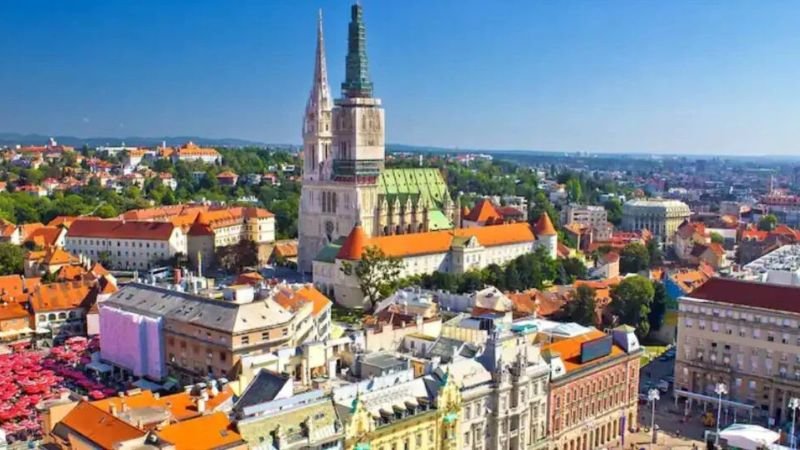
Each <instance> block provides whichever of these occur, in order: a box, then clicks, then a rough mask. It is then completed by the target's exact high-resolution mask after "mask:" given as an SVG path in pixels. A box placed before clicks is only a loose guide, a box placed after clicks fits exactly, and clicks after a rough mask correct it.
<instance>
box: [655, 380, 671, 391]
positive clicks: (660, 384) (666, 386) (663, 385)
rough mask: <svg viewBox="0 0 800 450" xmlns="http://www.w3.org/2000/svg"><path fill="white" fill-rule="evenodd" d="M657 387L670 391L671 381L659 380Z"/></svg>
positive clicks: (660, 389)
mask: <svg viewBox="0 0 800 450" xmlns="http://www.w3.org/2000/svg"><path fill="white" fill-rule="evenodd" d="M656 387H657V388H658V390H659V391H661V392H663V393H666V392H667V391H669V382H668V381H667V380H659V381H658V384H656Z"/></svg>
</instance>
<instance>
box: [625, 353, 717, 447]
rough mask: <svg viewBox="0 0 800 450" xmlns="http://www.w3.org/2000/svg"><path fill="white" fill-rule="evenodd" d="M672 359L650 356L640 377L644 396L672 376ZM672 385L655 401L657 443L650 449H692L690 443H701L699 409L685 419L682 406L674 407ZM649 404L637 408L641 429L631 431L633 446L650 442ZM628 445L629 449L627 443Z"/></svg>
mask: <svg viewBox="0 0 800 450" xmlns="http://www.w3.org/2000/svg"><path fill="white" fill-rule="evenodd" d="M674 367H675V358H674V357H672V358H668V359H667V360H665V361H661V360H659V359H658V358H655V359H653V360H652V361H651V362H650V363H649V364H647V365H645V366H643V367H642V369H641V372H640V376H639V392H640V393H642V394H644V395H647V391H648V390H649V389H651V388H654V387H656V386H657V385H658V382H659V381H660V380H664V379H667V377H670V376H673V375H674V373H673V372H674ZM672 388H673V386H672V384H670V387H669V390H668V391H667V392H660V400H658V402H656V412H655V423H656V426H657V427H658V429H659V433H658V434H659V438H658V444H656V445H654V446H653V448H676V449H679V448H687V449H690V448H692V444H696V445H698V446H701V444H702V442H703V435H704V433H705V431H706V427H704V426H703V424H702V422H701V418H700V414H701V413H700V412H699V411H697V412H694V413H692V414H690V415H689V418H688V419H687V420H684V417H683V414H684V411H683V406H682V405H681V404H679V405H678V406H677V407H676V406H675V402H674V399H673V397H672ZM651 421H652V405H651V404H650V403H642V404H640V407H639V426H640V427H641V431H640V432H639V433H636V434H634V436H633V438H632V439H633V443H634V444H636V447H635V448H641V447H645V448H648V447H647V446H646V444H648V443H649V442H650V436H651V434H650V433H649V431H645V430H650V424H651V423H652V422H651ZM626 444H627V448H631V447H630V444H629V443H626Z"/></svg>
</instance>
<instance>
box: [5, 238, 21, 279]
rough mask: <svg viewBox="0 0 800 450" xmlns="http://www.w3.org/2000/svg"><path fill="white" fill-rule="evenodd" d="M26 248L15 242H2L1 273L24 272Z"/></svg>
mask: <svg viewBox="0 0 800 450" xmlns="http://www.w3.org/2000/svg"><path fill="white" fill-rule="evenodd" d="M24 261H25V250H24V249H23V248H22V247H20V246H18V245H14V244H0V275H14V274H22V270H23V264H24Z"/></svg>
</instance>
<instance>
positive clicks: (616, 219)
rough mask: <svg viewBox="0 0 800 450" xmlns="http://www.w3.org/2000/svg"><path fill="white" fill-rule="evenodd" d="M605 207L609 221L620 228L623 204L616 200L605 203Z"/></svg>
mask: <svg viewBox="0 0 800 450" xmlns="http://www.w3.org/2000/svg"><path fill="white" fill-rule="evenodd" d="M603 207H604V208H605V209H606V211H607V212H608V221H609V222H611V223H613V224H614V225H617V226H619V224H621V223H622V203H620V202H619V201H618V200H616V199H611V200H608V201H607V202H605V203H603Z"/></svg>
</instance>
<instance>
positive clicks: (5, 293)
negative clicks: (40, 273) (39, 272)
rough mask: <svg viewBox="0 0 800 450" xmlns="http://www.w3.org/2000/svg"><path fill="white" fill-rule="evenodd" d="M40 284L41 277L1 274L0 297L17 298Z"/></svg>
mask: <svg viewBox="0 0 800 450" xmlns="http://www.w3.org/2000/svg"><path fill="white" fill-rule="evenodd" d="M40 284H41V278H25V277H23V276H21V275H4V276H0V297H2V298H3V299H16V298H18V297H21V296H23V295H25V294H26V293H27V292H31V291H33V290H36V289H37V288H38V287H39V285H40Z"/></svg>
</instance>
